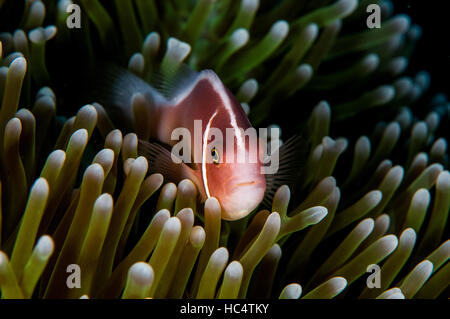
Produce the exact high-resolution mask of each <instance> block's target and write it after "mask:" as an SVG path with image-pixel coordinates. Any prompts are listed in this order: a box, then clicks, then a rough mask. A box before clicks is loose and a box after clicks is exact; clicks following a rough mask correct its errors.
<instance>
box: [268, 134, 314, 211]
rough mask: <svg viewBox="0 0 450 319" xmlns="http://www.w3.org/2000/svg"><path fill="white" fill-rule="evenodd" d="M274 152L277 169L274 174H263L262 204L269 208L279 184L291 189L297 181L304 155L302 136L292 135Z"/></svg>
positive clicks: (303, 162)
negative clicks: (264, 185)
mask: <svg viewBox="0 0 450 319" xmlns="http://www.w3.org/2000/svg"><path fill="white" fill-rule="evenodd" d="M276 152H278V154H277V155H278V160H279V166H278V171H277V172H276V173H274V174H266V175H265V177H266V192H265V194H264V199H263V201H262V204H263V207H266V208H269V209H270V208H271V207H272V200H273V197H274V196H275V193H276V191H277V190H278V188H279V187H280V186H283V185H287V186H289V188H290V189H291V191H292V189H293V188H294V186H295V184H296V182H297V181H298V177H299V175H300V172H301V169H302V168H303V166H304V164H305V156H306V154H305V153H306V151H305V147H304V146H303V138H302V137H301V136H299V135H294V136H293V137H291V138H289V139H288V140H287V141H286V142H285V143H284V144H283V145H281V147H280V148H279V149H278V150H276Z"/></svg>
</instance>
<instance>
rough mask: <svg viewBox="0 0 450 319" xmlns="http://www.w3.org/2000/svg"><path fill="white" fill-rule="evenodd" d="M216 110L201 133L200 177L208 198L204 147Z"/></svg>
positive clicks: (206, 144) (206, 145) (205, 146)
mask: <svg viewBox="0 0 450 319" xmlns="http://www.w3.org/2000/svg"><path fill="white" fill-rule="evenodd" d="M216 115H217V111H216V112H214V114H213V115H212V116H211V118H210V119H209V121H208V125H207V126H206V128H205V133H203V148H202V178H203V185H204V186H205V191H206V196H207V197H208V198H210V197H211V195H210V193H209V186H208V176H207V175H206V149H207V147H208V136H209V131H210V129H211V122H212V120H213V119H214V118H215V117H216Z"/></svg>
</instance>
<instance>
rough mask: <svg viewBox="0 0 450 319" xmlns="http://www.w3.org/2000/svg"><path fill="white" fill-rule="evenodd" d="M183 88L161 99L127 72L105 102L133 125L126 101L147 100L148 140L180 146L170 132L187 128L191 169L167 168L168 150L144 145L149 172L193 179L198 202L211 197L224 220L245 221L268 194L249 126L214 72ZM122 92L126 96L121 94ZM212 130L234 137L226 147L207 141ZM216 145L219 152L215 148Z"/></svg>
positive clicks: (191, 79)
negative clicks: (137, 95)
mask: <svg viewBox="0 0 450 319" xmlns="http://www.w3.org/2000/svg"><path fill="white" fill-rule="evenodd" d="M181 83H182V84H181V85H180V84H178V85H175V87H173V88H171V89H170V93H169V94H168V95H167V94H166V95H163V94H162V93H160V91H158V90H157V89H155V88H153V87H151V86H150V85H149V84H147V83H146V82H144V81H143V80H141V79H139V78H138V77H136V76H134V75H132V74H129V73H126V75H120V76H118V77H117V79H116V81H115V83H114V85H113V87H114V88H113V91H112V92H116V94H117V95H116V96H110V97H109V98H110V101H113V104H115V105H116V107H117V108H119V109H120V110H121V112H120V113H122V115H121V121H123V120H125V121H128V122H131V123H132V120H133V119H132V116H133V115H132V111H131V102H130V101H131V98H130V96H132V94H134V93H136V92H139V93H141V94H143V95H144V97H145V98H146V99H148V100H149V103H148V105H149V107H148V108H149V110H148V114H149V118H150V119H149V123H150V126H151V138H150V139H151V140H157V141H159V142H161V143H163V144H166V145H168V146H174V145H175V144H176V143H177V142H179V141H178V140H174V139H172V132H174V130H176V129H177V128H185V129H187V130H188V131H189V132H191V137H192V138H191V142H190V150H191V151H192V158H193V159H194V160H193V162H194V163H193V164H192V163H191V164H187V163H175V162H173V161H172V163H169V162H170V161H171V154H170V151H169V150H167V148H163V147H161V146H159V145H157V144H155V143H145V142H142V143H141V150H142V151H143V153H144V154H145V155H147V156H148V157H149V159H150V161H151V162H152V161H153V163H152V164H151V165H150V167H153V169H154V170H155V171H158V172H160V173H162V174H163V175H164V176H165V178H166V179H169V180H172V181H173V182H177V180H181V179H184V178H189V179H191V180H192V181H193V183H194V184H195V185H196V187H197V188H198V190H199V193H200V196H201V199H202V201H205V200H206V199H207V198H208V197H215V198H216V199H217V200H218V201H219V202H220V204H221V208H222V219H224V220H237V219H240V218H243V217H245V216H247V215H248V214H249V213H250V212H252V211H253V210H254V209H255V208H256V207H257V206H258V205H259V203H260V202H261V201H262V200H263V198H264V194H265V191H266V178H265V176H264V174H263V173H262V170H261V167H262V163H261V161H260V156H259V154H254V153H255V152H259V151H258V150H257V149H255V148H250V147H249V143H246V140H245V136H244V135H243V134H242V133H241V132H242V131H243V130H246V129H248V128H250V127H251V124H250V122H249V120H248V118H247V116H246V114H245V112H244V110H243V109H242V106H241V105H240V103H239V102H238V101H237V100H236V98H235V97H234V96H233V95H232V94H231V92H230V91H229V90H228V89H227V88H226V87H225V86H224V85H223V83H222V82H221V80H220V79H219V78H218V76H217V75H216V74H215V73H214V72H213V71H210V70H204V71H201V72H199V73H192V74H191V75H190V76H188V77H187V79H184V80H183V81H181ZM123 91H127V92H129V93H128V94H123V93H122V92H123ZM196 121H197V123H198V121H201V136H198V135H199V134H198V133H199V130H198V129H197V130H196V127H195V125H196V124H195V123H196ZM129 127H131V126H130V125H129ZM197 128H198V127H197ZM214 129H215V130H217V129H218V130H220V131H221V132H222V134H223V137H226V130H227V129H232V131H233V132H235V133H234V134H233V135H234V136H233V138H232V141H231V142H232V144H231V145H232V146H229V145H227V143H229V142H230V140H229V139H227V138H224V139H223V140H222V141H217V140H216V139H211V136H210V133H211V132H212V131H213V130H214ZM194 135H197V136H194ZM218 142H221V143H222V144H221V146H222V147H216V146H215V145H216V144H217V143H218ZM213 143H215V144H213ZM229 147H231V148H229ZM230 149H231V150H234V152H231V155H229V154H228V153H229V152H227V150H230ZM239 152H240V153H239ZM236 154H245V158H246V159H249V158H253V159H255V158H256V161H248V160H247V161H243V162H242V161H237V160H236V156H237V155H236ZM231 156H233V158H234V160H233V159H232V158H231ZM196 160H197V161H196ZM162 161H164V163H163V162H162ZM163 164H164V165H163Z"/></svg>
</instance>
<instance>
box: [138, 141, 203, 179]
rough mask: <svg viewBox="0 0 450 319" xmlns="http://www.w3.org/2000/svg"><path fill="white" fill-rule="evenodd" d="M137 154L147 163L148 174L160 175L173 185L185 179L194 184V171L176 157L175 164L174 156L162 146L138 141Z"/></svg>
mask: <svg viewBox="0 0 450 319" xmlns="http://www.w3.org/2000/svg"><path fill="white" fill-rule="evenodd" d="M138 153H139V154H140V155H142V156H145V157H146V158H147V160H148V161H149V164H150V165H149V172H150V173H160V174H162V175H163V176H164V179H165V180H166V181H170V182H173V183H178V182H179V181H181V180H183V179H186V178H188V179H191V180H192V181H193V182H194V183H196V180H195V178H196V177H195V173H194V171H193V170H192V169H191V168H190V167H189V166H188V165H186V164H185V163H183V162H182V161H181V159H180V158H178V157H177V158H178V160H177V162H175V161H174V158H173V157H176V155H175V154H172V153H171V152H170V151H169V150H168V149H166V148H165V147H164V146H162V145H160V144H158V143H152V142H147V141H143V140H139V144H138Z"/></svg>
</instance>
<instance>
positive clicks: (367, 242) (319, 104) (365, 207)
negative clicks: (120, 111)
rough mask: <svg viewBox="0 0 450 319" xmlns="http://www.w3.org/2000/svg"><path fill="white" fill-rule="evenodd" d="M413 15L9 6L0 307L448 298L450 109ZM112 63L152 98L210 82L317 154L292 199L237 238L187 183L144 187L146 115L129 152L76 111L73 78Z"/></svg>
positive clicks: (312, 6)
mask: <svg viewBox="0 0 450 319" xmlns="http://www.w3.org/2000/svg"><path fill="white" fill-rule="evenodd" d="M371 4H375V5H376V6H375V7H372V9H373V10H372V11H369V12H368V10H367V8H368V6H369V5H371ZM377 10H379V11H378V12H379V13H380V18H381V20H380V23H381V25H380V26H379V27H377V26H376V22H377V21H376V16H372V17H373V18H374V19H375V20H373V21H372V22H371V23H375V25H371V27H369V24H370V23H369V24H368V21H369V20H368V18H369V16H370V15H371V14H373V13H375V14H376V13H377ZM398 11H399V10H398V8H396V7H395V6H394V5H393V1H389V0H379V1H375V0H372V1H367V0H360V1H357V0H338V1H332V0H320V1H316V0H315V1H306V0H282V1H281V0H280V1H264V0H261V1H259V0H242V1H231V0H221V1H213V0H198V1H185V0H172V1H156V0H134V1H120V0H115V1H99V0H79V1H71V0H59V1H56V0H44V1H40V0H22V1H19V0H14V1H7V0H6V1H5V0H0V16H1V22H0V24H1V30H0V31H1V33H0V41H1V43H0V44H1V47H0V48H1V54H0V55H1V59H0V63H1V67H0V100H1V109H0V163H1V184H0V193H1V206H0V249H1V251H0V291H1V296H2V298H80V297H83V298H86V297H89V298H294V299H297V298H304V299H308V298H334V297H336V296H338V297H343V298H438V297H443V298H448V297H449V289H448V286H449V276H450V264H449V263H448V258H449V256H450V241H449V237H448V214H449V207H450V173H449V171H448V150H447V141H448V123H449V113H450V112H449V111H450V104H449V102H448V101H447V99H446V96H445V95H443V94H437V95H435V96H434V97H431V98H430V97H429V96H427V95H426V92H427V90H428V89H429V86H430V76H429V74H428V73H427V72H425V71H419V72H416V73H414V74H410V73H408V64H409V61H413V59H412V57H413V56H414V54H413V53H414V50H415V47H416V44H417V42H418V41H419V40H420V38H421V34H422V30H421V27H420V26H419V25H416V24H414V21H412V20H411V18H410V17H409V16H408V15H406V14H402V13H400V12H398ZM105 60H110V61H113V62H114V63H116V64H118V65H120V66H122V67H125V68H128V70H129V71H130V72H132V73H133V74H135V75H137V76H138V77H140V78H142V79H144V80H146V81H150V80H151V77H152V74H154V71H155V69H156V68H158V69H160V71H161V72H162V73H164V72H165V73H166V75H167V74H170V72H171V70H173V69H174V68H175V69H176V68H177V67H179V66H180V65H181V64H187V65H189V67H190V68H192V69H193V70H196V71H201V70H203V69H212V70H214V71H215V72H216V73H217V75H218V76H219V78H220V79H221V80H222V81H223V83H224V84H225V85H226V86H227V87H228V88H229V89H230V90H231V92H232V93H233V94H234V95H235V96H236V98H237V99H238V101H239V102H240V103H241V105H242V107H243V109H244V111H245V113H246V114H248V117H249V120H250V122H251V123H252V125H253V126H255V127H274V126H275V127H281V129H282V130H283V131H282V133H283V135H281V137H272V138H273V139H275V138H277V139H278V138H279V139H281V140H284V141H286V140H287V139H288V138H289V137H290V136H291V135H293V134H300V133H301V134H302V136H303V142H302V144H301V145H299V146H298V147H301V148H302V150H303V151H304V153H305V155H304V157H303V158H300V159H298V160H300V161H301V163H302V166H301V169H300V171H299V177H298V179H297V180H296V183H295V187H292V188H289V187H287V186H286V185H283V186H281V187H279V188H278V189H276V190H274V191H276V192H275V194H274V196H273V200H272V203H271V205H269V207H263V206H261V207H260V208H259V209H257V210H255V212H253V213H251V214H249V215H248V216H246V217H245V218H243V219H240V220H237V221H224V220H222V218H221V206H220V203H219V201H218V200H217V199H215V198H214V197H210V198H208V199H207V200H206V201H205V202H204V203H199V202H198V199H197V197H198V190H197V188H196V187H195V185H194V183H193V182H191V181H190V180H187V179H184V180H181V181H179V183H178V184H175V183H167V182H165V180H166V179H165V176H163V175H162V174H158V173H153V174H150V173H148V172H150V168H151V166H152V163H151V162H149V161H148V160H147V159H146V158H145V157H143V156H140V154H139V152H138V139H146V138H148V136H149V130H150V128H149V122H148V116H147V114H146V110H145V108H143V107H142V105H141V104H142V103H141V104H140V103H137V102H136V101H135V103H133V102H132V101H130V104H132V105H133V114H134V117H133V118H134V122H133V127H132V130H131V132H125V131H121V130H119V129H117V128H116V127H115V126H114V124H113V122H112V121H111V119H110V117H109V114H108V111H107V108H106V107H105V106H104V105H101V104H100V103H96V101H92V102H91V104H87V105H83V104H77V103H78V102H77V97H78V96H80V95H82V94H83V92H82V91H81V89H80V87H82V86H81V85H80V84H82V83H81V82H83V81H84V78H83V73H82V72H78V73H77V69H89V68H91V67H92V68H93V67H95V66H96V65H99V64H101V63H102V62H104V61H105ZM447 84H448V82H447ZM424 96H425V97H426V98H424ZM416 114H417V115H416ZM160 125H164V123H160ZM218 182H220V181H218ZM291 194H292V196H291ZM270 206H271V207H270ZM372 272H374V277H373V278H372V279H373V280H372V279H370V278H368V275H370V274H371V273H372ZM80 274H81V275H80ZM376 274H379V275H381V276H380V277H379V278H380V280H377V278H376V276H375V275H376Z"/></svg>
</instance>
